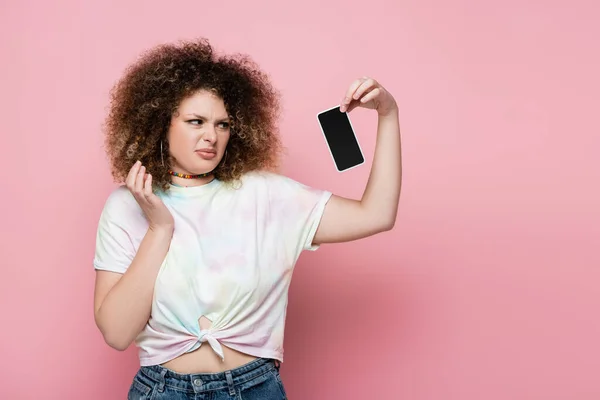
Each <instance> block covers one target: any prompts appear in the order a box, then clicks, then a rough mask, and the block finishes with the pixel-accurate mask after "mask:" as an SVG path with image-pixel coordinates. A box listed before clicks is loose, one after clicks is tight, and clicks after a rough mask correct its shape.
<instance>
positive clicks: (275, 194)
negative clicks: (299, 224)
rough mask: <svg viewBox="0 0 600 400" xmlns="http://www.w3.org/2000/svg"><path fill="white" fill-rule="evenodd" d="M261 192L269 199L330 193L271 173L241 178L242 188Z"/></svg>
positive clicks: (264, 172) (252, 174)
mask: <svg viewBox="0 0 600 400" xmlns="http://www.w3.org/2000/svg"><path fill="white" fill-rule="evenodd" d="M243 186H246V187H247V188H248V189H249V190H253V191H258V192H263V193H265V194H266V195H268V197H269V198H271V199H282V200H283V199H288V200H291V199H292V198H299V199H302V198H309V199H312V198H315V197H322V196H328V195H330V192H328V191H326V190H322V189H319V188H315V187H312V186H309V185H307V184H305V183H303V182H300V181H299V180H296V179H294V178H291V177H289V176H286V175H283V174H280V173H276V172H271V171H264V170H260V171H252V172H248V173H246V174H245V175H244V176H243V179H242V187H243Z"/></svg>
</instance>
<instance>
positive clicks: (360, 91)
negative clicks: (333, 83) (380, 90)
mask: <svg viewBox="0 0 600 400" xmlns="http://www.w3.org/2000/svg"><path fill="white" fill-rule="evenodd" d="M375 87H377V82H375V80H374V79H370V78H369V79H366V80H364V81H363V82H362V83H361V85H360V86H359V87H358V88H357V89H356V91H355V92H354V96H353V99H354V100H358V99H360V98H361V97H362V96H363V95H364V94H365V93H366V92H368V91H371V90H373V89H374V88H375Z"/></svg>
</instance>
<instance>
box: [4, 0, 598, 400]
mask: <svg viewBox="0 0 600 400" xmlns="http://www.w3.org/2000/svg"><path fill="white" fill-rule="evenodd" d="M50 3H55V4H56V3H59V2H43V1H37V2H33V1H19V2H17V1H12V2H3V3H2V5H1V6H0V38H2V39H1V44H0V46H1V47H0V52H1V54H2V60H3V61H2V67H1V68H2V71H3V72H2V74H1V75H0V80H1V81H0V83H1V87H2V90H1V93H2V94H0V96H1V103H0V109H1V110H2V111H1V113H2V129H1V131H2V145H1V148H2V149H3V151H2V157H0V163H1V168H0V171H1V172H0V173H1V174H2V175H1V178H2V182H3V188H2V194H3V196H2V207H1V208H0V212H1V213H2V215H1V226H2V230H1V236H0V245H1V246H2V248H1V254H2V278H1V279H0V315H1V319H0V321H1V322H0V324H1V329H0V355H1V357H2V363H1V365H0V381H1V382H2V383H1V384H0V398H2V399H10V400H12V399H37V398H39V397H40V396H43V397H44V398H46V399H61V400H63V399H83V398H85V399H89V400H96V399H98V400H100V399H103V400H104V399H120V398H125V393H126V391H127V389H128V387H129V384H130V382H131V378H132V376H133V374H134V373H135V371H136V369H137V366H138V365H137V359H136V353H135V349H134V348H131V349H130V350H128V351H127V352H125V353H119V352H117V351H115V350H112V349H110V348H109V347H108V346H107V345H105V344H104V342H103V340H102V337H101V336H100V333H99V332H98V330H97V329H96V327H95V325H94V321H93V312H92V292H93V280H94V271H93V268H92V257H93V252H94V240H95V230H96V222H97V219H98V216H99V212H100V209H101V207H102V205H103V203H104V200H105V198H106V196H107V195H108V193H109V192H110V191H111V190H112V188H113V187H114V185H113V183H112V180H111V178H110V175H109V170H108V165H107V162H106V160H105V157H104V153H103V151H102V148H101V145H102V136H101V132H100V124H101V122H102V119H103V117H104V113H105V109H106V106H107V92H108V90H109V88H110V86H111V85H112V83H113V82H114V81H115V80H116V79H117V77H118V76H119V75H120V73H121V72H122V71H123V68H124V67H125V66H126V65H127V64H128V63H129V62H131V61H132V60H134V59H135V57H136V55H137V54H138V53H139V52H140V51H142V50H143V49H145V48H147V47H149V46H152V45H155V44H157V43H160V42H166V41H172V40H176V39H180V38H191V37H194V36H207V37H209V38H210V39H211V41H212V43H213V44H214V45H215V46H216V47H217V49H219V50H223V51H228V52H230V51H241V52H247V53H250V54H251V55H252V56H253V57H254V58H255V59H256V60H257V61H258V62H259V63H260V64H261V65H262V66H263V68H264V69H265V70H267V71H268V72H269V73H270V74H271V76H272V78H273V80H274V83H275V85H276V86H277V87H279V88H280V89H281V90H282V92H283V95H284V107H285V114H284V118H283V120H282V130H283V134H284V141H285V144H286V146H287V147H288V155H287V158H286V163H285V168H284V172H285V173H286V174H288V175H289V176H291V177H293V178H295V179H298V180H300V181H303V182H305V183H307V184H309V185H313V186H316V187H322V188H327V189H329V190H332V191H333V192H335V193H337V194H340V195H345V196H353V197H358V196H360V195H361V193H362V190H363V188H364V185H365V183H366V181H367V178H368V173H369V166H370V162H371V160H372V154H373V153H372V152H373V149H374V145H375V127H376V116H375V114H374V113H373V112H369V111H363V110H359V111H355V112H353V113H352V114H351V118H352V120H353V122H354V125H355V127H356V129H357V133H358V136H359V140H360V142H361V145H362V146H363V149H364V151H365V155H366V157H367V163H366V164H365V165H364V166H363V167H361V168H357V169H354V170H351V171H349V172H347V173H343V174H340V173H338V172H336V171H335V168H334V166H333V163H332V161H331V158H330V155H329V153H328V150H327V148H326V146H325V144H324V141H323V138H322V135H321V132H320V130H319V127H318V125H317V124H316V118H315V115H316V114H317V112H319V111H320V110H322V109H326V108H329V107H332V106H334V105H336V104H338V102H339V100H340V99H341V97H342V95H343V94H344V92H345V90H346V88H347V86H348V85H349V84H350V82H351V81H352V80H353V79H355V78H357V77H359V76H362V75H364V74H366V75H370V76H373V77H375V78H377V79H378V80H380V81H381V82H382V84H384V86H386V87H387V88H388V89H389V90H390V91H391V92H392V93H393V94H394V95H395V97H396V99H397V101H398V104H399V107H400V111H401V121H402V132H403V147H404V150H403V152H404V153H403V154H404V185H403V194H402V198H401V206H400V212H399V216H398V222H397V225H396V227H395V229H394V230H393V231H391V232H388V233H385V234H382V235H379V236H377V237H372V238H369V239H365V240H362V241H359V242H354V243H346V244H339V245H329V246H324V247H323V248H322V249H321V250H319V251H318V252H316V253H314V254H313V253H305V254H304V255H303V256H302V258H301V259H300V261H299V263H298V269H297V271H296V274H295V277H294V282H293V284H292V288H291V293H290V296H291V298H290V305H289V318H288V324H287V331H286V343H285V345H286V362H285V363H284V366H283V369H282V374H283V378H284V380H285V383H286V385H287V389H288V394H289V395H290V398H292V399H360V398H365V399H410V400H425V399H428V400H434V399H435V400H439V399H445V400H451V399H457V400H458V399H460V400H471V399H473V400H475V399H477V400H480V399H486V400H506V399H511V400H517V399H528V400H530V399H543V400H553V399H569V400H570V399H576V400H588V399H590V400H591V399H598V398H600V380H599V379H598V371H599V370H600V344H599V337H600V318H599V317H598V309H599V307H600V292H599V290H598V282H599V281H600V272H599V270H600V255H599V254H600V252H599V251H598V247H599V245H600V228H599V227H600V211H599V207H600V189H598V183H599V182H600V157H599V152H600V129H599V128H600V123H599V122H598V105H599V104H600V102H599V96H598V93H599V92H600V79H599V77H598V71H599V70H600V46H599V44H598V43H599V42H598V38H599V37H600V25H598V24H597V22H598V14H599V11H600V6H598V5H597V4H598V3H597V2H594V1H591V0H590V1H577V0H571V1H562V2H561V1H543V2H542V1H528V2H525V3H524V2H521V1H516V0H509V1H502V2H501V1H487V0H486V1H475V0H471V1H453V2H449V1H443V0H437V1H432V0H426V1H423V0H421V1H417V0H409V1H403V2H399V1H382V0H371V1H368V2H357V1H355V2H352V1H327V2H324V4H319V3H320V2H317V1H305V2H295V3H293V4H288V3H287V2H281V1H270V2H263V1H251V2H245V1H244V2H243V1H238V2H235V3H237V4H233V2H230V1H226V2H218V1H214V2H211V3H209V2H199V1H187V2H171V3H167V2H164V1H152V2H149V1H135V2H132V1H129V2H120V1H102V2H100V1H98V2H93V4H92V2H83V1H80V2H76V1H62V2H60V5H54V6H51V5H49V4H50ZM84 3H85V4H84ZM122 3H125V4H122ZM284 3H285V5H284ZM167 4H169V5H167ZM309 157H314V161H310V162H309V160H308V158H309Z"/></svg>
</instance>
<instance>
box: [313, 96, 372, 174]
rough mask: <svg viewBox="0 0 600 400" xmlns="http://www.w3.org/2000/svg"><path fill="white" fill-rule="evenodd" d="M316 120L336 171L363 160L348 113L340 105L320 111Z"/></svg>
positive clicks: (349, 167)
mask: <svg viewBox="0 0 600 400" xmlns="http://www.w3.org/2000/svg"><path fill="white" fill-rule="evenodd" d="M317 120H318V121H319V125H320V126H321V131H322V132H323V136H324V137H325V142H326V143H327V147H328V148H329V153H330V154H331V158H332V159H333V162H334V164H335V167H336V169H337V170H338V172H344V171H347V170H349V169H351V168H354V167H357V166H359V165H361V164H363V163H364V162H365V157H364V156H363V152H362V149H361V148H360V144H359V143H358V139H357V138H356V133H355V132H354V128H353V127H352V123H351V122H350V117H348V113H345V112H341V111H340V106H336V107H333V108H330V109H328V110H325V111H321V112H320V113H319V114H317Z"/></svg>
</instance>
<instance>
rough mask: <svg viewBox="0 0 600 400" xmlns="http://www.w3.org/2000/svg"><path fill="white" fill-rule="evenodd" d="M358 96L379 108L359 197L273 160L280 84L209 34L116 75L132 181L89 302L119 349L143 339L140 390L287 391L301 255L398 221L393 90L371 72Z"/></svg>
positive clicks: (162, 49)
mask: <svg viewBox="0 0 600 400" xmlns="http://www.w3.org/2000/svg"><path fill="white" fill-rule="evenodd" d="M355 107H365V108H370V109H374V110H376V111H377V113H378V116H379V123H378V130H377V145H376V150H375V159H374V162H373V165H372V170H371V176H370V178H369V181H368V184H367V187H366V188H365V191H364V194H363V197H362V199H361V200H353V199H346V198H343V197H340V196H336V195H333V194H332V193H330V192H328V191H326V190H317V189H314V188H310V187H307V186H305V185H303V184H300V183H298V182H296V181H294V180H292V179H290V178H287V177H284V176H282V175H279V174H277V173H276V172H275V169H276V166H277V161H278V157H279V152H280V149H281V145H280V141H279V138H278V135H277V126H276V122H277V115H278V110H279V101H278V95H277V93H276V91H275V90H274V89H273V88H272V86H271V84H270V83H269V80H268V78H267V77H266V75H265V74H263V73H262V72H261V71H260V69H259V68H258V67H256V66H255V65H254V64H253V63H252V62H251V61H250V60H249V59H248V58H246V57H243V56H217V55H215V53H214V52H213V50H212V48H211V46H210V45H209V43H208V42H207V41H206V40H198V41H193V42H183V43H179V44H176V45H175V44H171V45H162V46H158V47H156V48H154V49H152V50H151V51H148V52H147V53H145V54H143V56H142V57H141V58H140V59H139V60H138V61H137V62H136V63H134V64H133V65H132V66H130V67H129V69H128V70H127V71H126V74H125V76H124V77H123V78H122V79H121V80H120V81H119V82H118V83H117V84H116V85H115V87H114V88H113V91H112V92H111V108H110V112H109V115H108V117H107V121H106V135H107V136H106V145H107V152H108V154H109V156H110V161H111V167H112V173H113V176H114V177H115V179H116V180H117V181H119V182H125V184H124V185H122V186H120V187H118V188H117V189H115V190H114V191H113V192H112V193H111V194H110V195H109V197H108V199H107V201H106V204H105V206H104V209H103V211H102V214H101V216H100V221H99V225H98V233H97V238H96V254H95V258H94V266H95V269H96V271H97V275H96V287H95V299H94V304H95V306H94V308H95V310H94V311H95V320H96V324H97V325H98V328H99V330H100V331H101V332H102V335H103V337H104V339H105V341H106V343H108V345H110V346H111V347H113V348H115V349H118V350H124V349H126V348H127V347H128V346H129V345H130V344H131V343H132V342H134V341H135V343H136V345H137V346H138V348H139V358H140V364H141V367H140V370H139V371H138V373H137V375H136V376H135V378H134V379H133V383H132V385H131V388H130V391H129V395H128V398H129V399H144V398H152V399H188V398H190V399H191V398H194V399H199V398H207V399H233V398H244V399H246V400H251V399H262V400H269V399H285V398H286V397H285V396H286V395H285V389H284V386H283V383H282V381H281V377H280V375H279V366H280V363H281V362H282V361H283V347H282V346H283V332H284V323H285V315H286V306H287V293H288V287H289V284H290V279H291V276H292V271H293V267H294V265H295V263H296V260H297V259H298V257H299V255H300V253H301V252H302V251H303V250H316V249H317V248H318V247H319V246H320V245H321V244H323V243H334V242H344V241H350V240H356V239H359V238H363V237H366V236H370V235H374V234H376V233H378V232H382V231H386V230H389V229H391V228H392V227H393V226H394V222H395V219H396V213H397V206H398V199H399V194H400V183H401V151H400V132H399V123H398V109H397V105H396V102H395V101H394V99H393V97H392V96H391V95H390V94H389V93H388V92H387V91H386V90H385V89H384V88H383V87H382V86H381V85H380V84H379V83H377V82H376V81H375V80H373V79H369V78H366V77H365V78H361V79H358V80H356V81H355V82H353V83H352V84H351V85H350V87H349V88H348V90H347V91H346V93H345V96H344V98H343V100H342V103H341V105H340V109H341V111H342V112H349V111H350V110H352V109H354V108H355ZM236 396H238V397H236Z"/></svg>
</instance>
